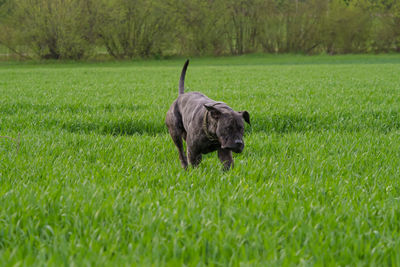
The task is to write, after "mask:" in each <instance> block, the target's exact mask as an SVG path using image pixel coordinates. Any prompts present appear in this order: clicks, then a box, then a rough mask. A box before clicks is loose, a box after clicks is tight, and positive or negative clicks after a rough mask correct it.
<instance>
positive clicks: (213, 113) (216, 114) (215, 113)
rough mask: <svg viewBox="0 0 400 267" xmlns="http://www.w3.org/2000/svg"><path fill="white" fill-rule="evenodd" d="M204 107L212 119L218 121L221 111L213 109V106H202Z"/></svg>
mask: <svg viewBox="0 0 400 267" xmlns="http://www.w3.org/2000/svg"><path fill="white" fill-rule="evenodd" d="M204 107H205V108H206V109H207V110H208V112H210V114H211V117H212V118H213V119H216V120H218V119H219V118H220V117H221V111H219V110H218V109H216V108H215V107H214V104H204Z"/></svg>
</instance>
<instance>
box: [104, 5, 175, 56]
mask: <svg viewBox="0 0 400 267" xmlns="http://www.w3.org/2000/svg"><path fill="white" fill-rule="evenodd" d="M97 10H98V13H97V16H96V19H97V24H96V25H97V33H98V36H99V37H100V40H101V41H102V42H103V43H104V45H105V47H106V49H107V51H108V53H109V54H110V55H111V56H113V57H114V58H117V59H121V58H133V57H148V56H150V55H153V54H155V53H161V51H162V48H163V44H164V43H165V39H166V38H167V37H168V34H167V33H168V32H169V31H170V30H171V25H172V21H171V19H170V18H169V17H168V14H167V13H166V11H167V10H168V9H167V6H166V5H164V4H162V2H157V1H146V0H134V1H132V0H114V1H109V0H103V1H98V4H97Z"/></svg>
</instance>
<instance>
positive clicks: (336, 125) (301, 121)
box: [249, 111, 400, 134]
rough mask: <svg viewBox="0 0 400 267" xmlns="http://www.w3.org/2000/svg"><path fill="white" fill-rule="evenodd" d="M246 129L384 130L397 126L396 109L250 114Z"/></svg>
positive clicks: (384, 131) (272, 130) (295, 130)
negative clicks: (250, 125) (360, 111)
mask: <svg viewBox="0 0 400 267" xmlns="http://www.w3.org/2000/svg"><path fill="white" fill-rule="evenodd" d="M252 124H253V126H252V127H251V128H250V129H249V131H250V132H275V133H280V134H285V133H291V132H310V131H313V132H318V131H326V130H336V131H346V132H358V131H363V130H371V131H377V132H381V133H387V132H391V131H394V130H399V129H400V113H399V112H396V111H378V112H377V111H369V112H365V113H357V114H353V113H325V114H307V115H304V114H282V115H272V116H262V115H261V114H259V115H257V114H256V115H255V116H253V120H252Z"/></svg>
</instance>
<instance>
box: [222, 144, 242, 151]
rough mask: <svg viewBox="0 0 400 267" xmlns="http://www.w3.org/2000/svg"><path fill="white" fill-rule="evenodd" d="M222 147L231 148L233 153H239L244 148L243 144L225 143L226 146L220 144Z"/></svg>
mask: <svg viewBox="0 0 400 267" xmlns="http://www.w3.org/2000/svg"><path fill="white" fill-rule="evenodd" d="M221 148H222V149H228V150H231V151H233V152H235V153H241V152H242V151H243V149H244V144H243V143H241V144H235V145H226V146H221Z"/></svg>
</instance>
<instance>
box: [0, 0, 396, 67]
mask: <svg viewBox="0 0 400 267" xmlns="http://www.w3.org/2000/svg"><path fill="white" fill-rule="evenodd" d="M399 6H400V4H399V1H397V0H379V1H370V0H351V1H345V0H331V1H326V0H247V1H244V0H213V1H201V0H193V1H184V0H151V1H150V0H99V1H94V0H88V1H86V0H65V1H64V0H27V1H25V0H2V1H1V2H0V43H2V44H3V45H6V46H7V47H8V48H9V49H11V50H12V51H14V52H16V53H18V51H19V49H18V48H19V47H21V46H27V47H29V51H27V52H26V53H25V54H28V55H31V54H32V52H34V54H35V55H37V56H38V57H40V58H54V59H58V58H64V59H80V58H85V57H88V56H90V55H91V54H92V53H93V51H96V50H99V49H97V48H98V47H100V49H101V48H104V50H106V51H107V53H108V54H109V55H111V56H112V57H113V58H116V59H124V58H129V59H131V58H141V57H142V58H143V57H152V56H156V57H160V56H163V55H226V54H228V55H229V54H230V55H239V54H246V53H254V52H261V51H262V52H268V53H307V54H313V53H330V54H337V53H368V52H381V51H382V52H390V51H400V30H399V29H400V7H399ZM1 15H2V16H1ZM19 54H20V55H22V54H23V53H19Z"/></svg>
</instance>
